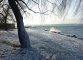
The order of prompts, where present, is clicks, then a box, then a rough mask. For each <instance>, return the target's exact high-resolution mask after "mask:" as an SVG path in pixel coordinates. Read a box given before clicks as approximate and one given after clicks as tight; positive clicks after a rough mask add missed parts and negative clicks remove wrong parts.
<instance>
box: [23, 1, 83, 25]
mask: <svg viewBox="0 0 83 60" xmlns="http://www.w3.org/2000/svg"><path fill="white" fill-rule="evenodd" d="M49 1H50V2H52V3H54V0H49ZM58 1H61V0H58ZM78 2H79V0H72V2H71V4H70V8H69V9H66V10H65V12H64V14H63V16H60V14H58V13H57V10H55V14H54V13H51V14H49V15H45V14H39V13H33V12H31V11H29V10H28V9H26V10H27V11H28V12H29V13H30V14H31V15H29V14H27V17H25V15H23V17H24V24H25V25H28V24H30V25H42V24H83V21H82V20H80V19H81V18H82V17H83V15H82V12H81V11H82V9H83V2H81V3H80V8H79V10H78V12H77V14H74V12H75V10H76V8H77V5H78ZM48 5H49V7H48V10H51V8H52V4H50V3H48ZM57 5H59V4H58V3H57ZM32 6H33V5H32ZM42 8H45V7H44V6H43V7H42ZM33 10H34V11H39V10H38V8H37V6H34V7H33ZM47 13H50V12H47ZM66 13H67V14H66Z"/></svg>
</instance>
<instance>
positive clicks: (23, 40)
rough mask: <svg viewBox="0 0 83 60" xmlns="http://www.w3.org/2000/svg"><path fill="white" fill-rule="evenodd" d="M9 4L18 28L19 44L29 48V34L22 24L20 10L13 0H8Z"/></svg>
mask: <svg viewBox="0 0 83 60" xmlns="http://www.w3.org/2000/svg"><path fill="white" fill-rule="evenodd" d="M8 2H9V5H10V6H11V9H12V10H13V13H14V15H15V17H16V21H17V28H18V36H19V41H20V44H21V48H30V47H31V45H30V40H29V36H28V34H27V32H26V30H25V28H24V24H23V17H22V15H21V13H20V10H19V9H18V7H17V5H16V3H15V0H8Z"/></svg>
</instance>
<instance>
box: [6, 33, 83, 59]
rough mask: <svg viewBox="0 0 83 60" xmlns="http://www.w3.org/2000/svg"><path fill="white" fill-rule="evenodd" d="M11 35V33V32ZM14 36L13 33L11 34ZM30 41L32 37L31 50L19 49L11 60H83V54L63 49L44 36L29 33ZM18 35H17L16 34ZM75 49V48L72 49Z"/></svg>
mask: <svg viewBox="0 0 83 60" xmlns="http://www.w3.org/2000/svg"><path fill="white" fill-rule="evenodd" d="M9 33H11V32H9ZM11 34H12V33H11ZM28 34H29V36H30V39H31V38H32V37H34V38H37V40H34V39H32V40H31V44H32V46H33V47H32V48H30V49H19V50H16V51H15V52H14V54H9V56H12V58H9V56H8V57H7V59H8V58H9V60H12V59H13V60H42V59H43V60H83V52H81V51H78V52H77V51H76V52H74V51H71V50H67V49H66V48H63V47H62V45H61V44H59V43H58V42H53V41H51V40H50V39H48V38H47V39H46V38H44V37H43V36H36V35H34V34H32V33H28ZM15 35H16V34H15ZM72 49H73V48H72Z"/></svg>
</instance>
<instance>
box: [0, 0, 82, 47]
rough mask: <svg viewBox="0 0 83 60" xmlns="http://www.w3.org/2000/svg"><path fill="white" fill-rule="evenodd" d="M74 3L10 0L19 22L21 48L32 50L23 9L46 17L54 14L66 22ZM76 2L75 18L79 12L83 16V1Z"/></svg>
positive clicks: (48, 0)
mask: <svg viewBox="0 0 83 60" xmlns="http://www.w3.org/2000/svg"><path fill="white" fill-rule="evenodd" d="M2 1H3V0H0V3H1V2H2ZM72 2H73V0H8V3H9V5H10V7H11V9H12V11H13V13H14V15H15V18H16V21H17V28H18V36H19V42H20V44H21V48H30V47H31V45H30V40H29V36H28V34H27V32H26V30H25V28H24V24H23V16H22V14H21V12H20V9H22V10H23V12H25V11H24V9H25V8H28V10H30V11H31V12H33V13H38V14H44V15H48V14H50V13H53V14H54V15H57V16H59V17H63V20H64V19H65V17H66V15H67V13H68V12H69V9H70V7H71V3H72ZM74 2H76V6H75V9H74V14H73V15H74V16H75V15H76V14H77V15H78V14H79V13H77V12H79V11H80V14H81V15H82V14H83V13H82V11H81V9H82V7H81V8H80V4H83V0H79V1H78V0H75V1H74ZM34 6H35V7H36V8H37V9H34V8H33V7H34ZM79 8H80V9H79ZM56 12H57V14H56ZM28 13H29V12H28ZM41 16H42V15H41ZM82 18H83V17H82ZM82 18H81V19H82Z"/></svg>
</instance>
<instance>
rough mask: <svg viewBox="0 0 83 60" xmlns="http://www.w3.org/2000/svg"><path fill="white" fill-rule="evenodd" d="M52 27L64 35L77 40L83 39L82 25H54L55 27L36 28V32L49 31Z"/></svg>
mask: <svg viewBox="0 0 83 60" xmlns="http://www.w3.org/2000/svg"><path fill="white" fill-rule="evenodd" d="M52 27H54V28H55V29H59V30H60V31H61V33H63V34H66V35H76V36H77V37H79V38H83V24H55V25H47V26H46V25H44V26H36V28H32V29H37V30H44V29H47V30H50V28H52Z"/></svg>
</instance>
